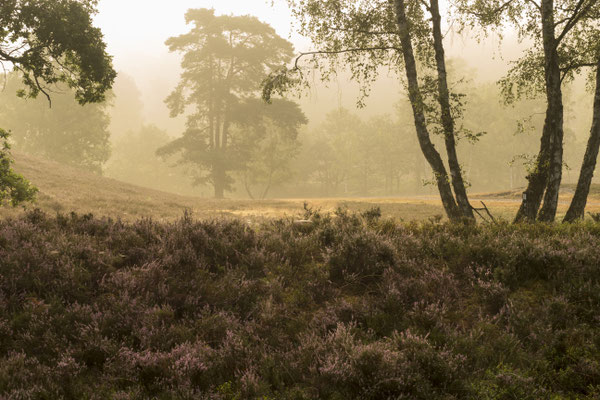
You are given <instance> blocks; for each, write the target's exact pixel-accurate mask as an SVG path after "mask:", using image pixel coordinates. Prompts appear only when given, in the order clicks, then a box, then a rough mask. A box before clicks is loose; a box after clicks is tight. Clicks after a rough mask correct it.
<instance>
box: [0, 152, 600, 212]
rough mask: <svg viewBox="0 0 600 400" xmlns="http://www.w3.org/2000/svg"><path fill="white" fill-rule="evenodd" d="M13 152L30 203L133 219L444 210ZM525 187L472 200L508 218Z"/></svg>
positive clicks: (592, 204) (425, 200) (407, 200)
mask: <svg viewBox="0 0 600 400" xmlns="http://www.w3.org/2000/svg"><path fill="white" fill-rule="evenodd" d="M14 158H15V170H16V171H17V172H19V173H20V174H22V175H24V176H25V177H26V178H27V179H29V180H30V181H31V182H32V183H33V184H34V185H35V186H36V187H38V188H39V190H40V192H39V195H38V199H37V202H36V203H35V204H33V205H28V206H27V207H28V208H40V209H41V210H43V211H46V212H49V213H56V212H59V213H69V212H71V211H75V212H77V213H84V214H85V213H92V214H94V215H98V216H101V215H110V216H112V217H114V218H121V219H123V220H127V221H133V220H136V219H138V218H140V217H152V218H153V219H155V220H173V219H177V218H179V217H181V216H182V215H183V213H184V212H185V211H186V210H187V211H189V212H191V213H192V215H193V216H194V217H197V218H201V219H206V218H215V217H238V218H242V219H244V220H246V221H250V222H252V221H257V220H261V219H263V218H279V217H297V216H298V215H300V214H302V213H303V211H304V204H305V203H306V204H307V206H308V207H309V208H312V209H314V210H320V211H322V212H333V211H335V210H337V209H338V208H342V209H347V210H349V211H356V212H361V211H365V210H368V209H372V208H374V207H379V208H380V209H381V213H382V216H383V217H386V218H389V217H391V218H395V219H398V220H404V221H414V220H428V219H432V218H433V219H436V218H439V216H442V215H443V214H444V211H443V208H442V206H441V202H440V200H439V198H437V197H435V196H413V197H383V198H382V197H368V198H367V197H365V198H309V199H269V200H246V199H225V200H215V199H206V198H199V197H193V196H180V195H177V194H173V193H166V192H161V191H157V190H153V189H148V188H144V187H140V186H135V185H131V184H128V183H124V182H120V181H117V180H114V179H110V178H106V177H102V176H98V175H95V174H92V173H87V172H82V171H80V170H78V169H75V168H72V167H69V166H65V165H62V164H59V163H56V162H53V161H48V160H45V159H42V158H38V157H33V156H29V155H25V154H21V153H15V154H14ZM572 186H573V185H566V186H565V187H564V188H563V189H562V193H561V198H560V205H559V210H558V214H559V215H558V217H559V218H560V217H561V216H562V214H564V213H565V212H566V209H567V207H568V205H569V201H570V199H571V197H572V193H573V190H574V187H572ZM521 191H522V190H512V191H504V192H496V193H475V194H471V200H472V204H473V205H474V206H476V207H480V206H481V201H483V202H484V203H485V204H486V205H487V207H488V208H489V210H490V212H491V213H492V214H493V215H494V216H495V217H497V218H503V219H507V220H510V219H512V217H513V216H514V215H515V213H516V211H517V209H518V207H519V204H520V196H521ZM21 211H22V210H21V209H20V208H17V209H10V208H7V207H3V208H0V216H8V215H16V214H19V213H20V212H21ZM587 211H588V212H600V185H597V187H596V186H594V187H593V188H592V193H591V194H590V199H589V202H588V207H587Z"/></svg>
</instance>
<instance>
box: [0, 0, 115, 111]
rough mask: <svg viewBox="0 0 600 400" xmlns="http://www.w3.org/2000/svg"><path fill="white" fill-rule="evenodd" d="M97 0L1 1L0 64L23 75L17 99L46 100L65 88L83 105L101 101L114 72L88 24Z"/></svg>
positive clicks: (100, 40)
mask: <svg viewBox="0 0 600 400" xmlns="http://www.w3.org/2000/svg"><path fill="white" fill-rule="evenodd" d="M96 4H97V0H3V1H2V3H1V4H0V27H1V28H0V62H1V63H3V64H5V63H9V64H12V66H13V67H14V68H15V69H17V70H19V71H21V72H22V73H23V82H24V83H25V85H26V90H23V91H21V92H20V93H19V94H20V95H21V96H30V97H36V96H37V95H38V94H39V93H44V94H45V95H46V96H47V97H48V98H50V90H51V86H52V85H55V84H58V83H64V84H67V85H68V86H69V87H70V88H72V89H73V90H74V91H75V97H76V98H77V100H78V101H79V102H80V103H82V104H85V103H90V102H100V101H102V100H104V93H105V92H106V90H108V89H110V87H111V86H112V83H113V81H114V79H115V76H116V72H115V71H114V69H113V67H112V59H111V57H110V56H109V55H108V54H107V52H106V44H105V43H104V41H103V36H102V32H101V31H100V29H99V28H96V27H94V26H93V25H92V15H93V14H94V13H95V12H96V8H95V7H96Z"/></svg>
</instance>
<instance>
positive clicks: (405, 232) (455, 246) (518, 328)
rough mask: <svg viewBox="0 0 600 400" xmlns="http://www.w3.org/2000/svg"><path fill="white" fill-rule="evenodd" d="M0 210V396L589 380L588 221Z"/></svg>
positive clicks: (325, 392)
mask: <svg viewBox="0 0 600 400" xmlns="http://www.w3.org/2000/svg"><path fill="white" fill-rule="evenodd" d="M306 217H307V218H308V217H310V218H311V220H312V221H313V223H312V224H311V225H309V226H300V227H299V226H297V225H295V224H293V221H292V220H286V219H281V220H273V221H266V222H265V223H264V224H263V225H261V226H260V227H257V228H250V227H249V226H246V225H245V224H243V223H242V222H240V221H237V220H231V221H228V220H215V221H197V220H194V219H193V218H191V216H189V215H185V216H184V217H183V218H182V219H180V220H179V221H177V222H173V223H159V222H155V221H152V220H150V219H142V220H139V221H137V222H135V223H124V222H121V221H118V220H112V219H110V218H96V217H94V216H92V215H76V214H70V215H58V216H56V217H50V216H48V215H46V214H44V213H42V212H39V211H33V212H30V213H28V214H26V215H23V216H22V217H20V218H18V219H7V220H3V221H0V398H2V399H4V398H7V399H55V398H64V399H81V398H86V399H149V398H150V399H151V398H156V399H297V400H300V399H387V398H389V399H497V400H498V399H514V398H519V399H546V398H547V399H551V398H556V399H558V398H565V399H567V398H569V399H586V398H587V399H594V398H598V397H599V396H600V314H599V313H598V310H599V309H600V252H599V251H598V249H600V224H598V223H585V224H578V225H577V224H576V225H568V226H567V225H565V226H552V225H523V226H521V225H508V224H499V225H494V226H472V225H460V224H456V225H453V224H440V223H421V224H418V223H412V224H397V223H394V222H393V221H387V220H386V221H382V220H381V219H380V216H379V214H378V213H377V212H375V211H373V212H367V213H364V214H362V215H358V214H350V213H347V212H345V211H343V210H339V211H338V212H337V213H336V214H335V215H322V214H319V213H318V212H314V211H312V210H307V215H306Z"/></svg>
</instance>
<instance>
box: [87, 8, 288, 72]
mask: <svg viewBox="0 0 600 400" xmlns="http://www.w3.org/2000/svg"><path fill="white" fill-rule="evenodd" d="M190 8H214V9H215V11H216V13H217V14H235V15H245V14H251V15H256V16H258V17H259V18H260V19H261V20H262V21H265V22H268V23H269V24H270V25H271V26H273V27H274V28H275V30H276V31H277V32H278V33H279V35H281V36H282V37H284V38H289V35H290V24H291V17H290V13H289V10H288V8H287V6H285V5H284V3H283V2H281V1H279V2H278V3H277V5H275V6H274V7H271V6H270V3H268V2H267V0H218V1H216V0H171V1H158V0H100V3H99V7H98V11H99V13H98V15H97V16H96V17H95V21H96V24H97V25H98V26H99V27H100V28H102V31H103V32H104V35H105V39H106V41H107V43H108V50H109V52H110V53H111V54H113V55H114V57H115V58H114V63H115V66H116V68H117V69H125V70H129V69H136V68H143V65H140V62H139V61H140V59H144V58H146V57H151V58H156V59H161V58H162V57H164V56H165V55H166V54H168V51H167V49H166V47H165V45H164V42H165V40H166V39H167V38H169V37H171V36H176V35H179V34H182V33H185V32H186V31H187V30H188V27H187V26H186V24H185V20H184V15H185V12H186V11H187V10H188V9H190Z"/></svg>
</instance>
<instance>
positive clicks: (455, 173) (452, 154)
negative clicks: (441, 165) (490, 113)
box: [431, 0, 475, 219]
mask: <svg viewBox="0 0 600 400" xmlns="http://www.w3.org/2000/svg"><path fill="white" fill-rule="evenodd" d="M431 17H432V22H433V46H434V49H435V63H436V66H437V73H438V92H439V93H438V95H439V98H438V101H439V103H440V109H441V112H442V126H443V127H444V138H445V142H446V152H447V154H448V165H449V166H450V175H451V176H452V187H453V188H454V195H455V196H456V202H457V203H458V207H459V208H460V211H461V213H462V215H463V216H464V217H466V218H469V219H475V216H474V215H473V208H472V207H471V204H470V203H469V197H468V196H467V190H466V189H465V182H464V180H463V176H462V171H461V168H460V163H459V162H458V156H457V154H456V139H455V132H454V119H453V118H452V112H451V109H450V93H449V90H448V77H447V73H446V59H445V54H444V43H443V37H442V28H441V21H442V18H441V16H440V9H439V4H438V0H431Z"/></svg>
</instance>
